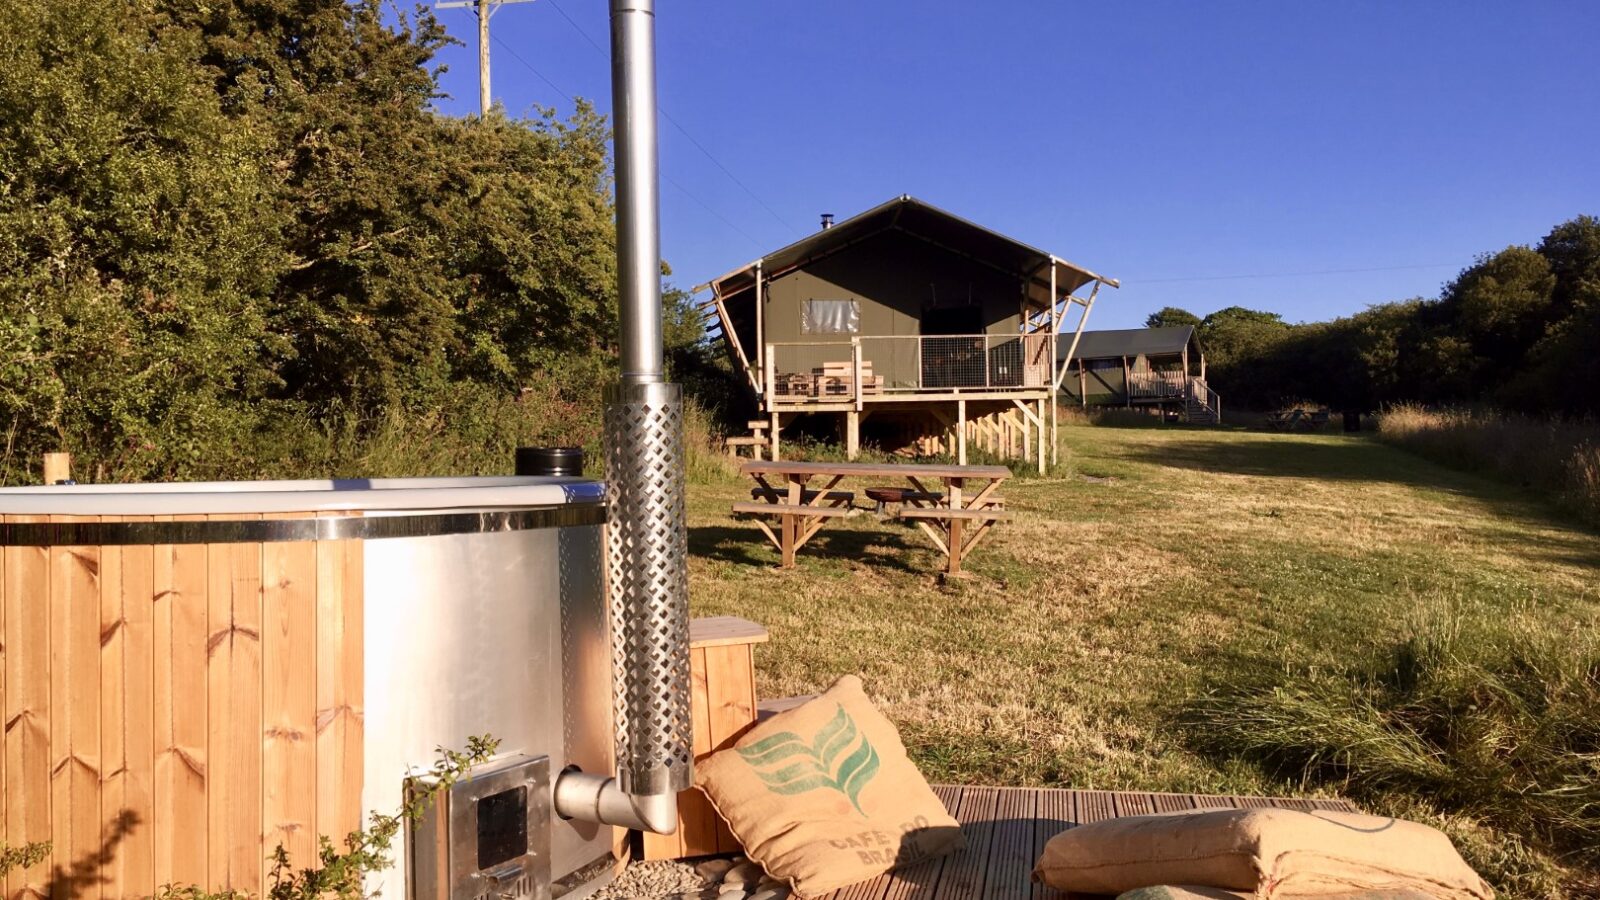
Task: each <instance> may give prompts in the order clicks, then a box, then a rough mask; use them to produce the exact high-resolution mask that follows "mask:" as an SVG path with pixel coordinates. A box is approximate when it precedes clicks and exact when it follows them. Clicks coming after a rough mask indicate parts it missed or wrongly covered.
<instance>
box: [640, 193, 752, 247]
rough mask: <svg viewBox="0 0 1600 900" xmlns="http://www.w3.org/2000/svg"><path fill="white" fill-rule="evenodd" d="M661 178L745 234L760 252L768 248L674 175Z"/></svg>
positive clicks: (723, 222)
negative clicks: (709, 204) (694, 193)
mask: <svg viewBox="0 0 1600 900" xmlns="http://www.w3.org/2000/svg"><path fill="white" fill-rule="evenodd" d="M661 180H663V181H665V182H666V183H668V184H670V185H672V186H673V187H675V188H677V189H678V190H679V191H682V192H683V195H684V196H685V197H688V198H689V199H690V200H693V201H694V202H695V203H697V204H699V205H700V208H701V209H703V210H705V211H706V212H708V213H711V214H712V215H713V216H716V217H717V218H718V219H720V220H721V221H722V224H724V225H726V226H728V227H729V228H732V229H733V230H734V231H737V232H738V233H739V234H741V235H743V236H744V239H745V240H747V241H749V242H750V243H752V244H754V245H755V248H756V250H757V251H758V252H759V251H762V250H765V249H766V245H765V244H763V243H761V242H760V241H758V240H756V239H755V238H753V237H751V236H750V232H748V231H745V230H744V229H743V228H740V227H739V226H737V225H735V224H733V223H732V222H730V221H728V217H727V216H724V215H723V214H722V213H719V212H717V211H716V210H714V209H712V208H711V207H709V206H707V205H706V202H705V201H704V200H701V199H700V198H699V197H696V196H695V195H693V194H691V193H689V189H688V188H685V187H684V186H683V185H681V184H679V183H678V182H677V180H676V179H674V178H673V177H672V176H670V175H662V176H661Z"/></svg>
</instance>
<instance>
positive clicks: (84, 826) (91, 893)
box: [0, 516, 363, 900]
mask: <svg viewBox="0 0 1600 900" xmlns="http://www.w3.org/2000/svg"><path fill="white" fill-rule="evenodd" d="M206 518H207V517H203V516H179V517H171V516H168V517H142V518H141V517H116V518H113V517H106V518H105V519H104V520H103V521H108V522H109V521H128V522H134V521H173V520H174V519H179V520H203V519H206ZM218 518H226V519H227V520H238V519H239V518H241V517H239V516H228V517H218ZM0 521H4V522H7V523H32V522H47V521H51V522H53V521H60V522H64V523H65V522H73V523H81V522H93V521H102V520H100V519H98V518H95V517H82V516H75V517H64V516H63V517H42V516H6V517H0ZM361 563H362V555H361V547H360V545H359V543H355V542H330V543H328V544H326V545H318V544H316V543H311V542H304V543H267V544H225V545H203V544H181V545H163V546H150V545H122V546H106V547H98V546H82V547H80V546H72V547H69V546H55V547H21V546H18V547H3V548H0V707H3V708H0V713H3V715H4V719H5V722H6V724H7V727H6V729H5V731H4V735H3V738H0V744H3V746H0V842H4V843H6V844H8V845H12V846H18V845H21V844H25V843H31V842H37V841H49V842H50V843H51V846H52V853H51V855H50V857H49V858H47V859H46V860H45V861H44V862H43V863H42V864H40V865H38V866H35V867H33V868H32V869H29V870H27V871H15V870H14V871H12V872H11V873H9V874H8V875H7V876H6V878H5V883H4V885H0V888H3V893H4V896H5V897H6V898H8V900H9V898H30V897H45V896H51V895H54V896H72V897H78V898H101V897H104V898H115V897H148V896H150V895H151V894H153V893H155V892H156V891H157V890H159V889H160V887H161V886H162V885H166V884H172V885H178V886H184V885H196V886H200V887H203V888H206V889H208V890H218V889H224V888H232V889H236V890H244V891H249V892H252V893H255V894H257V895H259V894H260V892H261V891H262V889H263V886H264V885H265V883H266V873H267V867H268V863H267V857H268V854H269V853H270V851H271V849H272V847H273V846H275V845H276V844H277V843H279V842H280V841H281V842H282V843H283V844H284V845H285V846H286V848H288V849H289V850H290V852H291V854H292V861H293V863H294V864H295V865H299V866H307V865H311V864H313V861H314V859H313V854H314V852H315V841H316V836H317V835H318V834H327V835H328V836H329V837H331V838H333V839H334V840H335V841H336V842H342V840H343V838H344V836H345V834H347V833H348V832H349V831H350V830H352V829H354V828H356V827H359V824H360V820H361V816H362V810H361V808H360V791H361V767H362V763H363V760H362V751H361V740H362V737H361V717H362V715H361V697H362V679H361V666H362V651H361V634H362V632H361V628H362V611H361V605H362V602H363V594H362V572H361Z"/></svg>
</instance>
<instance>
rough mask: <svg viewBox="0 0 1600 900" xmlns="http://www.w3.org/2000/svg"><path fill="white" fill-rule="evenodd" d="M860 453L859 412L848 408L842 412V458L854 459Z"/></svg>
mask: <svg viewBox="0 0 1600 900" xmlns="http://www.w3.org/2000/svg"><path fill="white" fill-rule="evenodd" d="M860 455H861V413H859V412H857V411H855V410H853V409H852V410H850V411H849V412H846V413H845V414H844V458H845V459H848V460H852V461H854V460H855V458H856V457H857V456H860Z"/></svg>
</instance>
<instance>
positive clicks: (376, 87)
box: [0, 0, 616, 477]
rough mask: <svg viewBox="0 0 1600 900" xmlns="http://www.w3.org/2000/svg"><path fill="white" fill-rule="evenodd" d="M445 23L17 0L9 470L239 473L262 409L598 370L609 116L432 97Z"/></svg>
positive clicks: (6, 377) (4, 345) (3, 203)
mask: <svg viewBox="0 0 1600 900" xmlns="http://www.w3.org/2000/svg"><path fill="white" fill-rule="evenodd" d="M446 41H447V38H446V36H445V34H444V32H443V31H442V30H441V29H440V27H439V26H438V24H437V23H436V22H435V21H434V20H433V18H432V17H431V15H430V14H429V13H428V12H427V11H426V10H425V9H421V8H419V9H418V10H417V11H416V12H415V13H413V14H411V15H402V16H398V17H397V16H396V15H394V14H393V13H392V12H391V13H389V14H386V13H385V11H384V8H383V7H382V6H381V5H380V3H379V2H378V0H352V2H346V0H215V2H207V3H196V2H193V0H81V2H77V3H72V4H59V3H55V4H13V5H12V7H11V8H10V18H9V20H8V22H7V40H6V41H5V42H3V44H0V416H3V417H4V418H3V422H4V424H5V425H6V427H7V430H8V437H7V439H6V441H5V443H4V446H5V447H7V448H9V449H8V452H7V454H6V455H5V456H4V457H3V458H0V472H7V471H9V472H16V471H19V469H20V468H21V467H22V466H24V465H25V461H26V460H28V459H30V458H34V457H36V455H37V453H38V452H41V451H42V450H45V449H70V450H72V451H74V452H76V453H78V454H79V455H80V456H81V457H86V458H88V459H91V460H94V461H96V463H97V464H98V465H101V466H103V467H109V468H110V469H112V470H115V471H116V472H118V473H119V474H120V475H121V477H171V476H173V475H184V476H188V477H193V476H206V475H219V474H229V473H231V474H245V475H248V474H252V473H253V472H254V469H253V466H254V465H255V462H254V461H253V459H252V453H253V452H254V451H253V450H252V449H251V448H252V447H255V446H258V445H260V444H261V442H262V441H264V440H267V439H268V438H269V437H270V434H269V433H273V432H276V433H279V434H280V435H291V436H293V435H296V434H299V433H303V432H306V431H308V430H314V429H315V428H317V427H320V426H319V424H318V423H321V422H324V421H329V420H331V419H333V418H339V419H341V420H343V419H348V418H351V417H354V418H355V419H356V420H360V421H374V422H375V421H379V420H386V419H389V420H392V419H393V418H394V416H396V415H400V416H407V417H412V418H416V419H427V418H428V417H429V416H433V415H436V414H438V413H440V412H441V411H448V410H453V409H455V408H457V407H459V406H460V398H461V397H462V396H463V395H464V394H463V392H465V393H466V394H471V395H472V396H480V395H483V392H484V391H492V392H498V393H499V395H500V396H503V397H507V398H511V397H515V396H517V395H518V392H519V390H520V389H521V388H522V387H524V386H526V385H527V384H528V382H529V381H530V380H532V379H538V378H549V377H551V373H552V372H554V371H557V370H560V369H564V368H571V367H577V368H578V369H579V370H581V371H583V372H584V373H585V374H584V376H583V377H582V378H575V379H572V380H573V381H574V382H577V383H581V384H585V385H590V386H592V385H593V384H594V383H595V382H596V379H597V377H598V374H597V373H598V371H599V370H598V369H597V368H596V367H595V366H594V365H593V364H592V363H595V362H597V361H600V360H604V359H606V358H607V355H608V354H610V353H611V352H613V350H614V348H613V346H612V344H613V342H614V340H615V337H614V333H615V319H616V301H615V294H616V291H615V257H614V237H613V235H614V232H613V225H612V215H613V213H612V200H611V190H610V188H611V185H610V167H609V160H608V156H607V141H608V134H607V130H606V125H605V123H604V121H603V120H602V119H601V118H600V117H599V116H598V115H596V114H595V113H594V111H593V110H592V109H590V108H589V107H587V106H584V105H582V104H581V103H580V104H579V108H578V110H577V112H576V114H575V115H574V116H573V117H571V118H570V119H566V120H558V119H556V118H555V117H553V116H552V115H549V114H541V115H538V116H536V117H535V118H532V119H528V120H515V119H509V118H507V117H505V116H504V115H503V114H502V113H499V112H498V111H497V112H494V113H492V114H491V115H490V116H489V117H488V118H487V120H481V119H479V118H478V117H469V118H456V117H450V116H444V115H440V114H438V113H437V112H435V111H434V110H433V109H432V108H431V104H432V102H433V100H434V99H435V98H436V97H437V96H438V82H437V77H436V76H437V70H436V65H435V63H434V61H433V60H434V54H435V52H436V51H437V50H438V49H439V48H440V47H441V46H442V45H443V44H444V43H445V42H446ZM5 477H14V476H9V475H7V476H5Z"/></svg>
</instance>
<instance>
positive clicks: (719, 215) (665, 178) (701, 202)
mask: <svg viewBox="0 0 1600 900" xmlns="http://www.w3.org/2000/svg"><path fill="white" fill-rule="evenodd" d="M492 40H493V41H494V42H495V43H496V44H499V45H500V49H502V50H504V51H506V52H507V53H509V54H511V58H512V59H514V60H516V61H517V62H519V63H522V65H523V67H525V68H526V69H527V70H528V71H529V72H532V73H533V74H535V75H537V76H539V80H540V81H543V82H544V83H545V84H546V85H548V86H549V87H550V90H552V91H555V92H556V93H557V94H560V95H561V96H562V97H564V98H566V101H567V102H568V103H576V102H577V101H576V100H574V99H572V96H571V95H570V94H568V93H567V92H566V91H563V90H562V89H561V88H559V87H557V86H556V83H555V82H553V81H551V80H550V79H549V78H546V77H545V75H544V73H543V72H540V71H539V70H538V69H536V68H534V67H533V64H532V63H530V62H528V61H527V60H525V59H523V58H522V57H521V56H520V55H519V54H518V53H517V51H515V50H513V49H511V47H509V46H507V44H506V42H505V41H502V40H500V39H499V38H498V37H495V38H492ZM661 178H662V180H663V181H665V182H667V183H668V184H670V185H672V186H673V187H675V188H677V189H678V190H679V191H680V192H682V194H683V195H684V196H685V197H688V198H689V199H690V200H693V201H694V202H695V203H696V204H697V205H699V207H700V208H701V209H703V210H705V211H706V212H708V213H710V214H711V215H713V216H715V217H716V218H717V219H718V220H719V221H721V222H722V224H724V225H726V226H728V227H729V228H731V229H732V230H733V231H735V232H737V233H738V234H739V235H740V236H742V237H743V238H744V239H745V240H747V241H749V242H750V243H752V244H754V245H755V247H756V249H757V250H761V249H764V247H765V246H766V245H764V244H762V243H761V242H760V241H758V240H756V239H755V238H754V237H751V235H750V232H748V231H745V230H744V229H743V228H740V227H739V226H737V225H735V224H733V222H731V221H729V220H728V217H727V216H724V215H723V214H722V213H719V212H717V211H716V210H714V209H712V208H711V206H710V205H708V204H707V203H706V202H705V201H704V200H701V199H700V198H699V197H696V196H695V195H694V194H693V193H691V192H690V191H689V189H688V188H686V187H684V186H683V185H681V184H679V183H678V182H677V180H676V179H674V178H673V177H672V176H670V175H662V176H661Z"/></svg>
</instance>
